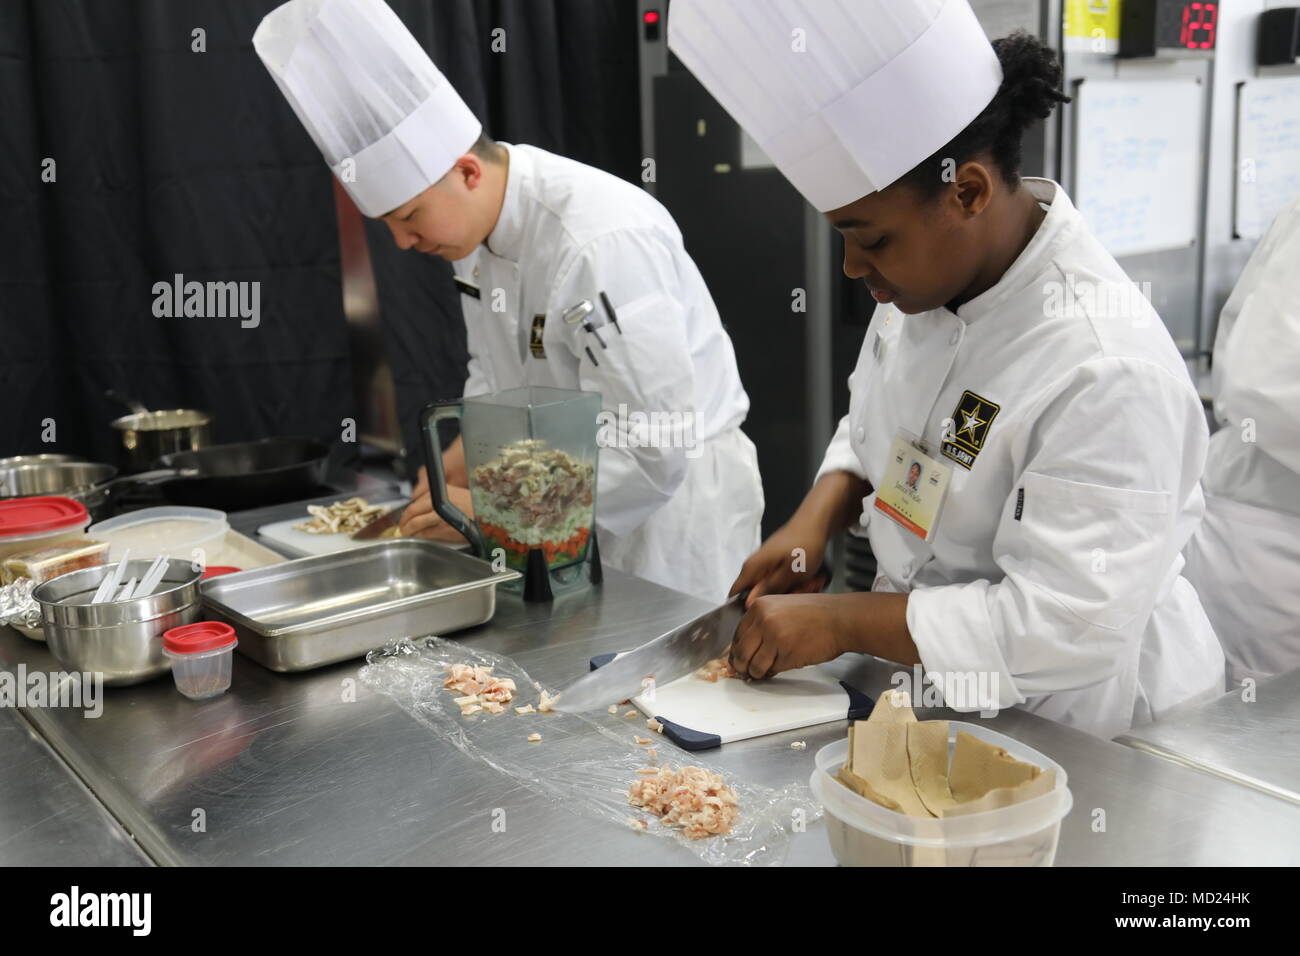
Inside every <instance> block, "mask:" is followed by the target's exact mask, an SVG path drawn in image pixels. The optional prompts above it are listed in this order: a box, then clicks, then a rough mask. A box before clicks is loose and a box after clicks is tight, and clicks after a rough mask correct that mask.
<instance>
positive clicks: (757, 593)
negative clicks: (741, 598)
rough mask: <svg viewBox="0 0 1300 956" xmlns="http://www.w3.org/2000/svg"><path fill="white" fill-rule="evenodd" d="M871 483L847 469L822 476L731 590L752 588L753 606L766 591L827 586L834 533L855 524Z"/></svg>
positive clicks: (786, 591)
mask: <svg viewBox="0 0 1300 956" xmlns="http://www.w3.org/2000/svg"><path fill="white" fill-rule="evenodd" d="M870 493H871V486H870V485H869V484H867V482H866V481H865V480H864V479H862V478H859V477H857V476H856V475H854V474H851V473H850V472H847V471H832V472H828V473H827V474H825V475H822V477H821V478H819V479H818V480H817V483H816V484H815V485H813V486H812V488H811V489H810V490H809V491H808V494H807V495H806V496H805V497H804V500H803V503H802V504H801V505H800V506H799V510H798V511H796V512H795V514H794V517H793V518H791V519H790V520H789V521H787V522H786V523H785V524H784V525H783V526H782V527H781V528H780V529H779V530H778V531H777V532H776V533H775V534H773V535H772V537H770V538H768V539H767V540H766V541H764V542H763V543H762V545H761V546H760V547H759V549H758V550H757V551H755V552H754V553H753V554H751V555H750V556H749V558H748V559H747V560H746V561H745V563H744V565H743V566H742V567H741V569H740V575H739V576H738V577H737V578H736V581H735V583H734V584H732V585H731V592H730V594H732V595H735V594H739V593H740V592H741V591H744V590H745V589H746V588H749V596H748V597H747V598H746V599H745V607H746V608H747V609H748V608H750V607H752V606H753V604H754V602H755V601H757V600H758V599H759V598H761V597H762V596H763V595H764V594H808V593H815V592H817V591H820V590H821V589H822V588H824V587H825V586H826V583H827V581H828V580H829V577H830V576H829V575H828V574H827V573H826V571H825V570H824V569H823V562H824V561H825V560H826V545H827V543H828V542H829V541H830V539H831V535H832V534H835V533H836V532H837V531H841V530H843V529H844V528H846V527H848V526H849V525H850V524H851V523H853V522H856V521H857V519H858V515H860V514H861V513H862V498H863V496H864V495H867V494H870Z"/></svg>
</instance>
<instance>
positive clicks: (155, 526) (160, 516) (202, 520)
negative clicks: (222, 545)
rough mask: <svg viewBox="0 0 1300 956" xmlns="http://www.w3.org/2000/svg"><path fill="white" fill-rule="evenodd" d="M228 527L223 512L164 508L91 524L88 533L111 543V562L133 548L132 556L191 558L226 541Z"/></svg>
mask: <svg viewBox="0 0 1300 956" xmlns="http://www.w3.org/2000/svg"><path fill="white" fill-rule="evenodd" d="M229 528H230V524H229V522H228V521H227V520H226V513H225V512H224V511H217V510H216V509H214V508H191V507H188V506H183V505H165V506H163V507H159V508H141V509H140V510H139V511H132V512H129V513H128V514H124V515H118V516H117V517H116V518H109V519H108V520H107V521H101V522H99V523H98V524H94V525H91V527H90V529H88V530H89V531H93V532H94V533H95V537H97V538H99V539H100V540H101V541H107V542H108V543H109V560H110V561H116V560H120V558H121V556H122V551H123V550H124V549H125V548H130V549H131V554H132V556H133V557H153V556H154V555H159V554H162V555H166V556H167V557H169V558H186V559H188V558H190V557H191V552H193V551H194V549H196V548H204V547H206V546H209V545H211V544H212V543H213V542H214V541H216V540H217V539H220V538H224V537H225V535H226V532H227V531H228V530H229Z"/></svg>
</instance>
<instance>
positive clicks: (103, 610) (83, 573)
mask: <svg viewBox="0 0 1300 956" xmlns="http://www.w3.org/2000/svg"><path fill="white" fill-rule="evenodd" d="M152 563H153V562H152V560H144V559H142V560H137V561H128V562H127V564H126V570H125V571H124V572H123V575H122V581H123V583H125V582H126V581H129V580H130V579H131V578H133V577H134V578H137V579H140V578H143V577H144V574H145V572H146V571H148V570H149V565H150V564H152ZM116 567H117V564H105V565H101V566H100V567H96V568H84V569H82V570H80V571H73V572H71V573H69V574H61V575H59V576H58V577H57V578H53V579H51V580H49V581H46V582H45V583H44V584H40V585H37V587H36V588H35V589H34V590H33V591H32V597H33V598H35V599H36V603H37V604H39V605H40V606H41V624H42V627H43V628H44V631H45V640H46V643H47V644H48V645H49V648H50V651H51V652H52V653H53V654H54V656H55V657H57V658H58V659H59V661H60V662H61V663H62V664H64V665H65V666H67V667H69V668H71V669H73V670H78V671H90V672H92V673H93V672H98V673H102V674H103V675H104V683H105V684H106V685H108V686H110V687H112V686H118V685H123V684H138V683H139V682H141V681H145V680H149V679H150V678H153V677H157V676H159V675H160V674H166V673H167V672H168V671H170V670H171V666H172V665H171V660H170V659H169V658H168V657H166V656H165V655H164V654H163V639H162V638H163V632H164V631H166V630H168V629H170V628H173V627H180V626H181V625H182V624H193V623H194V622H195V621H197V620H199V618H200V617H201V615H202V610H203V605H202V598H201V597H200V595H199V580H200V578H201V577H202V573H201V572H199V571H195V570H193V569H192V568H191V567H190V563H189V562H188V561H180V560H176V559H172V560H169V561H168V562H167V570H166V571H165V572H164V573H163V577H162V581H161V582H160V583H159V584H158V587H157V588H156V589H155V590H154V593H153V594H150V595H148V596H147V597H141V598H128V599H126V600H124V601H110V602H105V603H103V604H92V603H90V600H91V598H93V597H94V596H95V589H96V588H98V587H99V583H100V582H101V581H102V580H103V579H104V578H105V577H106V576H107V575H109V574H112V573H113V569H114V568H116Z"/></svg>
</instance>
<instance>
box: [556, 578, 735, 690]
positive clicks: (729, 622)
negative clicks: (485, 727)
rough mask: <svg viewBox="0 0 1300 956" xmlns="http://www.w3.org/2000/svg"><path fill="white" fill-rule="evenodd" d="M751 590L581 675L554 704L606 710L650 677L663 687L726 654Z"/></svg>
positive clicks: (638, 687) (639, 687) (639, 688)
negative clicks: (746, 597) (747, 594)
mask: <svg viewBox="0 0 1300 956" xmlns="http://www.w3.org/2000/svg"><path fill="white" fill-rule="evenodd" d="M746 593H747V592H746ZM746 593H741V594H737V595H736V596H735V597H734V598H732V599H731V600H730V601H728V602H727V603H726V604H724V605H722V606H721V607H716V608H714V609H713V610H712V611H709V612H708V613H706V614H701V615H700V616H699V617H697V618H695V619H694V620H691V621H687V622H686V623H685V624H683V625H681V626H680V627H675V628H673V629H672V630H671V631H669V632H668V633H667V634H663V635H661V636H659V637H656V638H655V639H654V640H653V641H650V642H649V643H648V644H642V645H641V646H640V647H638V648H637V649H636V650H632V651H628V652H627V653H626V654H621V655H619V656H618V657H616V658H614V659H613V660H612V661H610V662H609V663H608V664H606V665H605V666H604V667H599V668H597V669H596V670H594V671H592V672H591V673H590V674H584V675H583V676H582V677H579V678H578V679H577V680H576V681H574V682H573V683H572V684H570V685H569V686H568V687H565V688H564V689H563V690H561V691H560V696H559V699H558V700H557V701H556V703H555V709H556V710H563V711H568V712H569V713H577V712H581V711H585V710H596V709H602V710H603V709H604V708H606V707H608V706H609V705H610V704H617V703H618V702H619V701H622V700H627V699H629V698H631V697H635V696H637V695H638V694H640V693H641V692H642V690H643V685H642V681H643V680H644V679H645V678H647V677H653V678H654V681H655V684H656V685H658V686H660V687H664V686H667V685H668V684H670V683H672V682H673V681H675V680H677V678H679V677H684V676H686V675H687V674H689V673H691V671H693V670H695V669H696V668H698V667H699V666H700V665H702V664H705V663H707V662H708V661H711V660H713V659H714V658H715V657H721V656H722V655H723V654H725V653H726V652H727V648H728V647H730V646H731V639H732V638H733V637H734V636H735V634H736V626H737V625H738V624H740V619H741V618H742V617H744V616H745V596H746Z"/></svg>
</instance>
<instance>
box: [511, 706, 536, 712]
mask: <svg viewBox="0 0 1300 956" xmlns="http://www.w3.org/2000/svg"><path fill="white" fill-rule="evenodd" d="M515 713H516V714H535V713H537V708H536V707H534V706H533V705H532V704H524V706H522V707H516V708H515Z"/></svg>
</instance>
